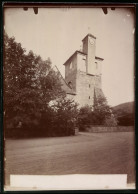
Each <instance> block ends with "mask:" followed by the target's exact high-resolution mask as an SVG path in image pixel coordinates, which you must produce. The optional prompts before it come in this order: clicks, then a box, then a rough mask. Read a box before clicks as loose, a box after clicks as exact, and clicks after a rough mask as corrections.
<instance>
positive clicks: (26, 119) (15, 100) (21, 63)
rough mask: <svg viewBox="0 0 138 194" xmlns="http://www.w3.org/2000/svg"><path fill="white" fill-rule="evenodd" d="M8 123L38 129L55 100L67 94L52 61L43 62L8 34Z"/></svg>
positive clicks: (5, 66)
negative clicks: (46, 111) (49, 105)
mask: <svg viewBox="0 0 138 194" xmlns="http://www.w3.org/2000/svg"><path fill="white" fill-rule="evenodd" d="M3 61H4V124H5V126H6V128H9V127H11V128H18V127H21V126H22V127H23V126H25V127H27V128H29V127H34V128H35V126H36V127H38V125H39V124H40V119H41V117H42V114H43V112H44V111H45V110H46V109H47V107H48V104H49V102H50V101H51V100H53V99H55V98H57V97H60V96H62V95H64V92H63V91H62V88H61V83H60V79H59V75H58V73H56V72H55V71H54V70H52V68H51V61H50V60H49V59H48V60H46V61H43V60H42V59H41V57H40V56H37V55H35V54H34V53H33V52H32V51H30V52H29V53H28V54H26V51H25V49H23V48H22V46H21V44H20V43H17V42H16V41H15V38H14V37H12V38H9V37H8V36H7V34H4V58H3Z"/></svg>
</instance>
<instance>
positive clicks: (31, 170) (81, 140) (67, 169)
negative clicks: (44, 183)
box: [5, 132, 135, 185]
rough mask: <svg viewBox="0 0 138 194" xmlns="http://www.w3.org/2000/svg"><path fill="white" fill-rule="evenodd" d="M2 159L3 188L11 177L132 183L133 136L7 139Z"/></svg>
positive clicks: (133, 179) (89, 134) (131, 134)
mask: <svg viewBox="0 0 138 194" xmlns="http://www.w3.org/2000/svg"><path fill="white" fill-rule="evenodd" d="M5 157H6V162H5V184H6V185H9V184H10V183H9V176H10V174H16V175H17V174H20V175H23V174H24V175H63V174H128V183H132V182H134V181H135V162H134V161H135V159H134V133H133V132H113V133H80V134H79V135H77V136H70V137H56V138H55V137H54V138H35V139H20V140H19V139H8V140H6V141H5Z"/></svg>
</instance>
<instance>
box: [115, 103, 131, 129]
mask: <svg viewBox="0 0 138 194" xmlns="http://www.w3.org/2000/svg"><path fill="white" fill-rule="evenodd" d="M112 109H113V112H114V114H115V115H116V116H117V119H118V121H119V122H118V124H119V125H125V126H126V125H127V126H128V125H129V126H130V125H134V102H126V103H123V104H119V105H117V106H114V107H112Z"/></svg>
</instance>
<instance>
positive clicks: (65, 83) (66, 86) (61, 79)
mask: <svg viewBox="0 0 138 194" xmlns="http://www.w3.org/2000/svg"><path fill="white" fill-rule="evenodd" d="M54 67H55V68H54V69H56V70H55V71H57V72H58V73H59V75H60V81H61V87H62V89H63V90H64V91H65V92H66V94H71V95H76V93H75V91H74V90H73V89H72V88H70V87H69V85H68V84H67V82H66V81H65V79H64V78H63V76H62V74H61V73H60V71H59V69H58V68H57V66H56V65H55V66H54Z"/></svg>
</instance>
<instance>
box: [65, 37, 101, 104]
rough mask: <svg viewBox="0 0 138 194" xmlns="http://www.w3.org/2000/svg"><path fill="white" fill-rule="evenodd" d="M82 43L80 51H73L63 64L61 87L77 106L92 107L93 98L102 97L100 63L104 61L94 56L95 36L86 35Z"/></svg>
mask: <svg viewBox="0 0 138 194" xmlns="http://www.w3.org/2000/svg"><path fill="white" fill-rule="evenodd" d="M82 42H83V48H82V51H78V50H77V51H75V52H74V53H73V55H72V56H71V57H70V58H69V59H68V60H67V61H66V62H65V63H64V64H63V65H64V66H65V80H63V79H62V86H63V89H64V90H65V91H66V94H67V97H69V98H73V99H74V100H75V101H76V102H77V103H79V106H84V105H89V106H92V105H93V104H94V101H95V98H97V97H98V96H99V95H102V96H103V95H104V94H103V92H102V86H101V75H102V74H101V73H102V61H103V60H104V59H103V58H101V57H98V56H96V55H95V51H96V37H95V36H93V35H92V34H88V35H87V36H85V37H84V39H83V40H82Z"/></svg>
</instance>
